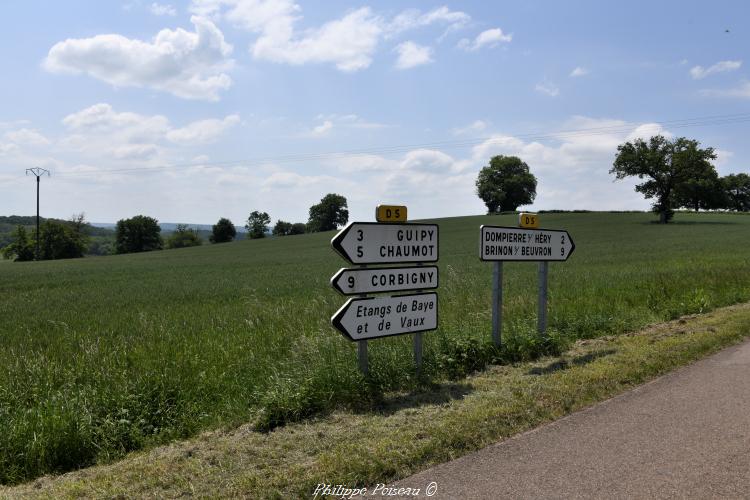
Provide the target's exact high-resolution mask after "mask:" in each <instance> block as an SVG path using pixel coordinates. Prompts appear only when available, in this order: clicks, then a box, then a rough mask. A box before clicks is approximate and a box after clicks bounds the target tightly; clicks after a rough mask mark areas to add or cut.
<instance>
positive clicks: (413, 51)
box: [394, 41, 433, 69]
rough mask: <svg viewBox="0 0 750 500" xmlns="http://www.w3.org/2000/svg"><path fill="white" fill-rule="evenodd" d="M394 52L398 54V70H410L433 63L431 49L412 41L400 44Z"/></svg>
mask: <svg viewBox="0 0 750 500" xmlns="http://www.w3.org/2000/svg"><path fill="white" fill-rule="evenodd" d="M394 50H395V51H396V52H398V59H397V60H396V68H398V69H409V68H414V67H415V66H421V65H423V64H429V63H431V62H433V59H432V49H431V48H430V47H425V46H423V45H417V44H416V43H414V42H411V41H408V42H403V43H401V44H399V45H398V46H397V47H396V48H395V49H394Z"/></svg>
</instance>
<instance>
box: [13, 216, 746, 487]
mask: <svg viewBox="0 0 750 500" xmlns="http://www.w3.org/2000/svg"><path fill="white" fill-rule="evenodd" d="M652 219H653V216H652V215H651V214H608V213H587V214H544V215H543V216H542V219H541V220H542V226H543V227H550V228H564V229H567V230H568V231H569V232H570V233H571V235H572V236H573V237H574V239H575V241H576V251H575V253H574V254H573V256H572V257H571V259H570V260H569V261H568V262H567V263H552V264H550V340H549V341H548V342H546V343H542V342H540V341H539V340H538V339H537V337H536V334H535V311H536V289H535V285H536V281H535V278H536V266H535V265H534V264H506V266H505V293H506V308H505V324H504V334H505V337H504V340H505V344H504V347H503V349H502V350H501V351H496V350H494V349H493V348H492V347H491V345H490V343H489V333H490V332H489V329H490V296H491V290H490V281H491V270H492V265H491V264H488V263H482V262H480V261H479V260H478V258H477V244H478V242H477V240H478V228H479V225H480V224H500V225H514V222H515V220H514V216H510V215H508V216H493V217H460V218H451V219H441V220H439V221H437V222H438V223H439V224H440V231H441V234H440V236H441V241H440V254H441V260H440V263H439V265H440V272H441V276H440V281H441V286H440V290H439V294H440V325H441V326H440V329H439V330H437V331H435V332H430V333H427V334H425V355H424V362H425V365H424V374H423V376H422V377H421V379H420V378H419V377H417V376H416V374H415V372H414V368H413V363H412V351H411V343H410V338H409V337H399V338H389V339H384V340H380V341H374V342H371V344H370V346H371V347H370V355H371V370H372V376H371V377H370V378H368V379H366V380H365V379H363V377H362V376H361V375H360V374H359V373H358V371H357V369H356V349H355V346H354V345H353V344H352V343H350V342H348V341H347V340H345V339H344V338H343V337H342V336H341V335H340V334H338V333H336V332H335V331H334V330H333V329H332V328H331V327H330V326H329V322H328V321H329V317H330V315H331V314H332V313H333V312H335V310H336V309H337V308H338V307H339V306H340V305H341V304H343V302H344V299H343V298H342V297H340V296H338V295H337V294H336V293H335V292H333V291H332V290H331V288H330V286H329V284H328V279H329V277H330V276H331V275H332V274H333V273H334V272H335V271H336V270H337V269H338V268H339V267H343V266H344V262H343V261H342V260H341V259H340V258H339V257H337V256H336V255H334V253H333V251H332V250H331V249H330V247H329V245H328V241H329V240H330V238H331V236H332V233H327V234H326V233H324V234H312V235H302V236H294V237H287V238H278V239H267V240H255V241H242V242H237V243H232V244H225V245H212V246H203V247H197V248H189V249H181V250H170V251H163V252H154V253H149V254H138V255H122V256H112V257H98V258H87V259H81V260H72V261H50V262H40V263H14V264H10V263H2V264H0V346H1V347H2V348H1V349H0V429H2V430H3V432H1V433H0V482H3V483H15V482H19V481H23V480H26V479H30V478H33V477H35V476H38V475H40V474H42V473H45V472H53V471H65V470H70V469H74V468H78V467H81V466H85V465H88V464H91V463H96V462H99V461H107V460H111V459H113V458H116V457H118V456H121V455H122V454H124V453H125V452H127V451H130V450H134V449H138V448H142V447H145V446H151V445H154V444H158V443H163V442H166V441H169V440H172V439H176V438H181V437H186V436H190V435H193V434H195V433H196V432H197V431H199V430H202V429H207V428H213V427H219V426H234V425H237V424H239V423H242V422H247V421H254V422H256V423H257V425H258V427H260V428H268V427H273V426H275V425H278V424H282V423H284V422H285V421H288V420H292V419H299V418H304V417H306V416H308V415H313V414H317V413H321V412H326V411H329V410H331V409H333V408H335V407H337V406H349V407H355V408H358V409H362V410H363V411H368V410H373V411H377V407H378V406H377V405H378V400H379V398H380V397H381V396H382V394H383V393H384V392H385V391H389V390H395V389H409V388H412V387H415V386H416V385H418V384H420V383H424V382H426V381H429V380H436V379H445V378H458V377H461V376H462V375H464V374H465V373H467V372H469V371H471V370H474V369H477V368H481V367H483V366H485V365H486V364H487V363H489V362H508V361H514V360H520V359H528V358H532V357H535V356H537V355H538V354H540V353H542V352H545V351H554V350H556V349H559V348H562V347H564V346H565V345H567V344H568V343H569V342H570V341H571V340H574V339H576V338H582V337H595V336H600V335H606V334H617V333H622V332H625V331H628V330H633V329H636V328H639V327H641V326H643V325H645V324H648V323H651V322H655V321H661V320H664V319H670V318H674V317H677V316H679V315H682V314H686V313H698V312H702V311H706V310H708V309H712V308H714V307H718V306H722V305H727V304H731V303H735V302H740V301H747V300H750V253H749V252H748V250H747V246H748V242H750V217H747V216H742V215H725V214H695V215H693V214H678V215H677V216H676V222H675V223H674V224H670V225H668V226H659V225H657V224H652V223H651V222H650V221H651V220H652Z"/></svg>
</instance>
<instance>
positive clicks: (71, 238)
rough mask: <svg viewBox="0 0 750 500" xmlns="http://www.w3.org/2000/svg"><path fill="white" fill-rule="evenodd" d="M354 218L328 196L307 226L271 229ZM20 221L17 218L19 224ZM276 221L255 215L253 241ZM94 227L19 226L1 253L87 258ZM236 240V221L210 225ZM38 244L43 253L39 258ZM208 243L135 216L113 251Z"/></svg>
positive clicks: (315, 227) (79, 222)
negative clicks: (164, 232)
mask: <svg viewBox="0 0 750 500" xmlns="http://www.w3.org/2000/svg"><path fill="white" fill-rule="evenodd" d="M348 220H349V210H348V206H347V201H346V198H345V197H344V196H341V195H339V194H334V193H331V194H327V195H326V196H324V197H323V199H321V200H320V203H317V204H315V205H313V206H312V207H310V211H309V218H308V221H307V223H302V222H298V223H290V222H286V221H283V220H278V221H277V222H276V225H275V226H274V227H273V229H272V230H270V233H271V234H272V235H274V236H291V235H295V234H303V233H313V232H319V231H330V230H333V229H336V228H337V227H340V226H343V225H344V224H346V223H347V222H348ZM14 221H15V220H14ZM270 224H271V217H270V216H269V215H268V213H266V212H260V211H257V210H255V211H253V212H251V213H250V215H249V217H248V218H247V221H246V223H245V229H246V230H247V234H248V238H250V239H258V238H264V237H266V236H267V234H268V233H269V229H270V228H269V226H270ZM92 229H93V228H92V226H91V225H90V224H88V223H87V222H86V221H85V220H84V215H83V214H80V215H77V216H74V217H73V218H72V219H71V220H69V221H59V220H52V219H47V220H45V221H44V222H43V223H42V224H41V225H40V228H39V234H36V231H28V230H27V229H26V227H25V226H23V225H21V224H17V225H16V228H15V230H14V231H13V233H12V234H11V237H10V243H9V244H8V245H6V246H4V247H3V248H2V255H3V257H5V258H6V259H12V260H14V261H30V260H55V259H71V258H78V257H83V256H84V255H85V254H86V252H87V250H88V249H89V248H90V243H91V242H90V239H91V238H90V234H91V233H92ZM236 237H237V228H236V227H235V226H234V224H233V223H232V221H231V220H229V219H227V218H224V217H222V218H220V219H219V220H218V222H217V223H216V224H214V225H213V226H212V227H211V234H210V235H209V241H210V242H211V243H226V242H230V241H233V240H234V239H235V238H236ZM37 242H38V243H39V253H38V255H37V251H36V248H37ZM202 244H203V240H202V239H201V237H200V235H199V234H198V231H196V230H194V229H191V228H189V227H188V225H187V224H178V225H177V228H176V230H175V231H173V232H172V233H171V234H170V235H169V236H168V237H167V238H166V239H164V238H163V237H162V235H161V227H160V226H159V221H158V220H156V219H155V218H153V217H149V216H146V215H136V216H134V217H131V218H128V219H121V220H119V221H117V224H116V226H115V231H114V244H113V248H112V252H111V253H115V254H126V253H137V252H149V251H153V250H162V249H164V248H167V249H173V248H185V247H194V246H199V245H202Z"/></svg>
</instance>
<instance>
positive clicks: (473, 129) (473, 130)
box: [451, 120, 490, 135]
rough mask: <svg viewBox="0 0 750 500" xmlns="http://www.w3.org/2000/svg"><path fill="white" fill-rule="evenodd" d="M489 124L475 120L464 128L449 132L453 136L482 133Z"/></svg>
mask: <svg viewBox="0 0 750 500" xmlns="http://www.w3.org/2000/svg"><path fill="white" fill-rule="evenodd" d="M489 125H490V124H489V122H487V121H484V120H475V121H474V122H472V123H470V124H469V125H467V126H465V127H457V128H454V129H453V130H451V133H452V134H453V135H471V134H478V133H480V132H483V131H484V130H486V129H487V127H489Z"/></svg>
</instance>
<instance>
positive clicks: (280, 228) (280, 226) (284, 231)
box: [272, 219, 292, 236]
mask: <svg viewBox="0 0 750 500" xmlns="http://www.w3.org/2000/svg"><path fill="white" fill-rule="evenodd" d="M291 231H292V223H291V222H286V221H283V220H281V219H279V220H278V221H276V225H275V226H273V231H272V233H273V235H274V236H287V235H289V234H290V233H291Z"/></svg>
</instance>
